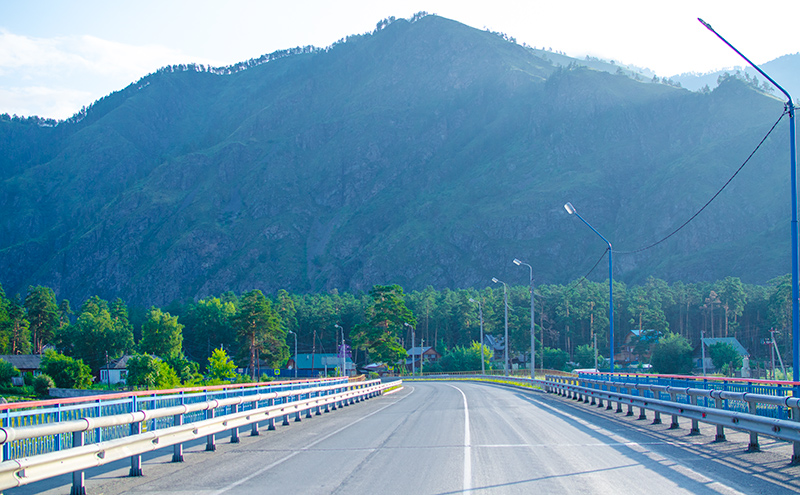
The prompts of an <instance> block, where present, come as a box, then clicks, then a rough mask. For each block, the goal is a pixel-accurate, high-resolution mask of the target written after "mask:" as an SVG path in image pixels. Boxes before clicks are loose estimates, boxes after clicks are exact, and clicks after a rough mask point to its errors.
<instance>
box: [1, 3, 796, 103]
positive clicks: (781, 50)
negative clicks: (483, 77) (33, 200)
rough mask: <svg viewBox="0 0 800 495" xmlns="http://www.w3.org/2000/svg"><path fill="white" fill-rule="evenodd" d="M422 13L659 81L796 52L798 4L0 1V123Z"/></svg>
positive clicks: (321, 42)
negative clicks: (196, 67)
mask: <svg viewBox="0 0 800 495" xmlns="http://www.w3.org/2000/svg"><path fill="white" fill-rule="evenodd" d="M421 10H424V11H427V12H429V13H435V14H438V15H441V16H443V17H447V18H450V19H454V20H456V21H459V22H462V23H464V24H467V25H469V26H472V27H475V28H478V29H483V28H489V29H491V30H493V31H501V32H504V33H506V34H508V35H509V36H513V37H515V38H516V39H517V41H518V42H519V43H522V42H525V43H527V44H529V45H531V46H535V47H538V48H541V47H545V48H549V47H551V48H553V49H554V50H558V51H562V52H565V53H566V54H567V55H570V56H574V57H579V58H583V57H584V56H585V55H587V54H588V55H592V56H596V57H600V58H603V59H606V60H612V59H613V60H616V61H619V62H622V63H626V64H634V65H637V66H639V67H646V68H649V69H651V70H653V71H655V72H656V73H657V74H658V75H659V76H672V75H676V74H679V73H682V72H709V71H713V70H717V69H722V68H728V67H733V66H736V65H742V61H741V60H740V59H738V58H737V57H736V55H735V54H734V53H733V52H732V51H731V50H730V49H729V48H727V47H726V46H725V45H724V44H723V43H722V42H721V41H719V40H718V39H717V38H716V37H715V36H714V35H713V34H712V33H710V32H709V31H707V30H706V29H705V28H703V26H702V25H701V24H700V23H699V22H697V17H702V18H703V19H704V20H705V21H707V22H708V23H710V24H711V25H712V26H714V28H715V29H716V30H717V31H719V32H720V34H722V35H723V36H725V37H726V38H727V39H728V41H730V42H731V43H733V44H734V45H735V46H736V47H737V48H739V49H740V50H741V51H743V52H744V53H745V54H746V55H747V56H748V57H749V58H750V59H751V60H753V61H754V62H756V63H764V62H768V61H770V60H773V59H775V58H777V57H779V56H781V55H785V54H788V53H797V52H800V0H775V1H771V2H766V3H763V4H762V3H758V2H753V1H752V0H750V1H742V0H668V1H662V2H656V1H655V0H630V1H629V0H548V1H540V0H527V1H523V0H492V1H491V2H488V1H487V2H478V1H468V0H427V1H425V0H419V1H418V0H402V1H401V0H338V1H322V0H291V1H287V0H282V1H280V2H276V1H272V0H269V1H266V0H264V1H256V0H227V1H225V2H222V1H209V0H138V1H136V2H130V1H126V2H122V1H115V0H72V1H62V0H0V113H10V114H14V113H16V114H18V115H40V116H43V117H54V118H66V117H69V116H71V115H72V114H74V113H75V112H76V111H78V110H79V109H80V108H81V106H83V105H88V104H90V103H91V102H93V101H95V100H96V99H98V98H100V97H102V96H104V95H106V94H108V93H110V92H112V91H116V90H119V89H122V88H124V87H125V86H127V85H128V84H130V83H131V82H133V81H135V80H137V79H139V78H140V77H142V76H144V75H146V74H147V73H150V72H153V71H154V70H156V69H158V68H159V67H163V66H165V65H171V64H179V63H189V62H196V63H203V64H211V65H213V66H220V65H228V64H232V63H235V62H239V61H242V60H247V59H249V58H255V57H258V56H260V55H262V54H265V53H269V52H273V51H275V50H279V49H284V48H291V47H295V46H301V45H315V46H319V47H324V46H327V45H330V44H331V43H333V42H334V41H336V40H338V39H340V38H343V37H345V36H347V35H350V34H360V33H364V32H367V31H371V30H373V29H374V28H375V24H376V23H377V22H378V21H380V20H381V19H383V18H386V17H389V16H395V17H398V18H400V17H405V18H408V17H411V15H412V14H414V13H415V12H418V11H421Z"/></svg>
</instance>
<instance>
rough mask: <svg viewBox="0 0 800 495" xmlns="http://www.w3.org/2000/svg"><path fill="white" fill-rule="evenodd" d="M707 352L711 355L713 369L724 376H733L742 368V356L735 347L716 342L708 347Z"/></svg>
mask: <svg viewBox="0 0 800 495" xmlns="http://www.w3.org/2000/svg"><path fill="white" fill-rule="evenodd" d="M708 352H709V354H711V362H712V363H714V367H715V368H716V369H717V370H718V371H720V372H722V373H723V374H724V375H725V376H731V375H733V373H734V372H735V371H736V370H738V369H739V368H741V367H742V356H741V355H740V354H739V352H738V351H737V350H736V348H735V347H733V346H732V345H730V344H728V343H727V342H717V343H716V344H714V345H712V346H709V347H708Z"/></svg>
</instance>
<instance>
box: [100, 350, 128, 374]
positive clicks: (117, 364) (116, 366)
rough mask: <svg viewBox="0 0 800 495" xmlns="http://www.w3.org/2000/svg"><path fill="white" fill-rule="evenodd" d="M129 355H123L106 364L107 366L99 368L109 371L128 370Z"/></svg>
mask: <svg viewBox="0 0 800 495" xmlns="http://www.w3.org/2000/svg"><path fill="white" fill-rule="evenodd" d="M132 357H133V356H131V355H130V354H125V355H124V356H122V357H121V358H119V359H114V360H111V361H109V362H108V366H106V365H103V366H102V367H100V369H101V370H105V369H110V370H125V369H128V360H129V359H130V358H132Z"/></svg>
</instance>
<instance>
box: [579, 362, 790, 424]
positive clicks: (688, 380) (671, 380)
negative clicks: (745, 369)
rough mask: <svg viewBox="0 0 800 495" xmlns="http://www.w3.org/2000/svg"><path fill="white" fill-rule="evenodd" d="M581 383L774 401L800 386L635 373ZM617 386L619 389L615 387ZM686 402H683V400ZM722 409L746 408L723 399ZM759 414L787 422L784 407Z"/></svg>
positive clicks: (584, 375) (653, 393)
mask: <svg viewBox="0 0 800 495" xmlns="http://www.w3.org/2000/svg"><path fill="white" fill-rule="evenodd" d="M578 376H579V378H580V379H583V380H586V381H587V383H593V384H596V385H595V386H600V385H602V384H607V386H611V387H612V388H614V387H617V386H619V387H623V388H629V387H628V385H630V384H634V385H656V386H657V387H656V388H653V389H650V388H648V387H643V388H641V389H639V390H640V391H641V393H643V394H644V396H645V397H654V398H666V395H665V394H666V393H665V392H660V390H662V389H660V388H658V386H662V387H672V388H690V389H699V390H718V391H722V392H733V393H740V394H741V393H746V394H758V395H766V396H773V397H790V396H792V395H793V391H794V390H795V389H796V388H797V387H798V386H800V383H796V382H788V381H773V380H755V379H746V378H724V377H697V376H685V375H649V374H634V373H593V372H581V373H579V374H578ZM617 384H619V385H617ZM684 400H686V399H684ZM701 400H702V401H704V402H703V405H705V406H707V405H708V402H709V400H710V399H708V398H702V399H701ZM722 407H723V408H724V409H726V410H730V411H741V412H748V411H749V409H748V406H747V405H746V404H743V403H742V402H741V401H729V400H727V399H725V400H724V401H723V403H722ZM759 414H760V415H763V416H767V417H772V418H777V419H788V418H789V416H788V410H787V409H786V408H783V407H778V406H772V405H763V406H759Z"/></svg>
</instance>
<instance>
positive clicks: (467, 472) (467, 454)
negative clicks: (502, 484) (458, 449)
mask: <svg viewBox="0 0 800 495" xmlns="http://www.w3.org/2000/svg"><path fill="white" fill-rule="evenodd" d="M446 385H447V386H448V387H453V388H454V389H456V390H458V391H459V392H461V397H463V398H464V489H463V490H462V491H464V492H470V491H472V449H471V448H470V447H471V446H470V437H469V407H467V396H466V394H465V393H464V391H463V390H461V389H460V388H458V387H456V386H455V385H450V384H449V383H448V384H446Z"/></svg>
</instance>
